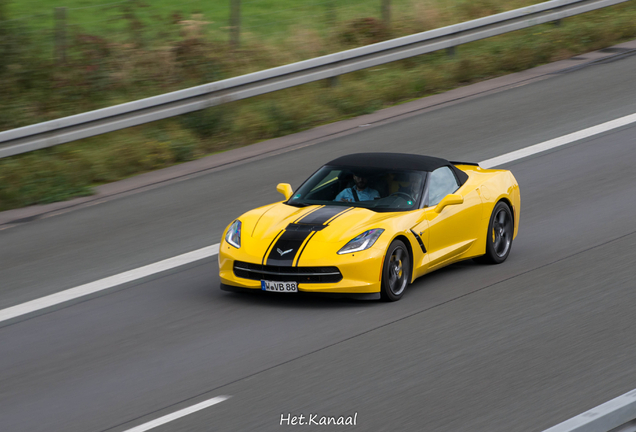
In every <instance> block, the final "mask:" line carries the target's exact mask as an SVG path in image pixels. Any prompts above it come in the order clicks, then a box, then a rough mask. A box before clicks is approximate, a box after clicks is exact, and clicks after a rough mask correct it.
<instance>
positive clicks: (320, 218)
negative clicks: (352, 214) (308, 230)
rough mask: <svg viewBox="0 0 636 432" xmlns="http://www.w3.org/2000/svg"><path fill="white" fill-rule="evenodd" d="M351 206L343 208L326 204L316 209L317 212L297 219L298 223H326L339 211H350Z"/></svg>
mask: <svg viewBox="0 0 636 432" xmlns="http://www.w3.org/2000/svg"><path fill="white" fill-rule="evenodd" d="M349 209H350V207H346V208H342V207H340V206H324V207H321V208H319V209H318V210H316V211H315V212H311V213H309V214H308V215H307V216H305V217H303V218H300V219H299V220H297V221H296V223H301V224H314V225H319V224H324V223H326V222H327V221H329V220H330V219H332V218H333V217H334V216H336V215H337V214H338V213H344V212H346V211H348V210H349Z"/></svg>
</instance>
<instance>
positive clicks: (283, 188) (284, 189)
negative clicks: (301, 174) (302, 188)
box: [276, 183, 294, 200]
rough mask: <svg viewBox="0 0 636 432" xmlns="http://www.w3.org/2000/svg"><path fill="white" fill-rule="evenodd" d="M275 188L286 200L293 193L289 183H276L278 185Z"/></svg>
mask: <svg viewBox="0 0 636 432" xmlns="http://www.w3.org/2000/svg"><path fill="white" fill-rule="evenodd" d="M276 190H277V191H278V192H280V193H282V194H283V195H284V196H285V199H286V200H288V199H290V198H291V196H292V194H293V193H294V190H293V189H292V187H291V185H290V184H289V183H278V185H277V186H276Z"/></svg>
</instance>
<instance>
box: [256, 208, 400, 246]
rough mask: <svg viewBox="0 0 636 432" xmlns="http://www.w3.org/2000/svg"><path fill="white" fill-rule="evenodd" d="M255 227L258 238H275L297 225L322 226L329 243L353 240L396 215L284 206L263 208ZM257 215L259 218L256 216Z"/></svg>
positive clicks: (324, 237)
mask: <svg viewBox="0 0 636 432" xmlns="http://www.w3.org/2000/svg"><path fill="white" fill-rule="evenodd" d="M259 210H261V212H260V213H261V214H260V215H258V217H257V218H253V219H256V221H255V222H254V225H253V227H252V230H251V231H252V232H251V235H252V237H253V238H254V239H263V240H264V239H272V238H274V237H275V236H276V235H277V234H278V233H280V232H281V231H282V230H285V229H287V228H288V226H289V225H290V224H292V226H293V225H302V226H305V227H306V226H307V225H315V226H317V227H320V226H322V225H325V227H324V228H321V229H320V236H319V237H320V239H321V240H322V241H325V242H343V241H349V240H351V239H352V238H353V237H355V236H357V235H358V234H361V233H362V232H364V231H366V230H367V229H372V228H378V227H379V226H378V225H380V224H381V223H382V222H383V221H385V220H387V219H390V218H392V217H395V215H396V213H377V212H374V211H371V210H368V209H365V208H359V207H358V208H356V207H345V206H308V207H302V208H297V207H293V206H289V205H286V204H283V203H278V204H273V205H271V206H267V207H262V208H261V209H259ZM254 216H257V215H254Z"/></svg>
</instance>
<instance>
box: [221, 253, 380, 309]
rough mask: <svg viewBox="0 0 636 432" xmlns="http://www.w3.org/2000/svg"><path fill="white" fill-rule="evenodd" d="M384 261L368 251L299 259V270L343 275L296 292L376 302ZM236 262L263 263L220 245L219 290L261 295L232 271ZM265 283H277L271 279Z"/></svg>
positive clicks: (258, 287)
mask: <svg viewBox="0 0 636 432" xmlns="http://www.w3.org/2000/svg"><path fill="white" fill-rule="evenodd" d="M383 258H384V250H383V249H381V248H370V249H367V250H365V251H362V252H356V253H354V254H344V255H336V256H335V257H333V258H332V259H331V260H328V259H325V258H324V257H322V258H314V259H302V260H301V263H300V264H299V265H300V266H301V267H305V268H307V267H316V268H318V267H322V268H325V267H332V268H333V267H336V268H337V270H338V271H339V272H340V274H341V275H342V278H341V279H340V278H339V280H338V281H337V282H330V281H328V279H322V280H321V281H320V282H312V283H307V282H302V281H298V291H299V293H300V292H313V293H329V294H376V295H374V296H372V297H373V298H378V296H379V293H380V275H381V271H382V264H383V262H382V260H383ZM235 261H240V262H242V263H251V264H252V265H254V266H258V265H260V264H261V263H262V256H250V255H249V254H248V253H247V252H246V251H245V250H242V249H236V248H234V247H231V246H229V245H228V244H227V243H226V242H225V241H223V242H222V243H221V247H220V250H219V276H220V279H221V288H222V289H225V288H223V286H228V287H233V289H234V288H241V289H246V290H252V291H261V282H260V280H256V279H248V278H246V277H240V276H238V275H237V274H236V272H235V271H234V263H235ZM239 274H240V272H239ZM266 280H280V279H278V278H276V277H274V276H272V277H269V278H268V279H266ZM290 280H293V279H290ZM325 280H327V281H325ZM274 294H277V293H274ZM347 297H350V296H347ZM363 297H364V296H363Z"/></svg>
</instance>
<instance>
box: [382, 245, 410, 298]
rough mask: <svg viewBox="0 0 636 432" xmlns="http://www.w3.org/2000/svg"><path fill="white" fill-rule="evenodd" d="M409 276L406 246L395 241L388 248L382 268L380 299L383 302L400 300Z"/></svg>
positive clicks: (408, 259) (408, 257)
mask: <svg viewBox="0 0 636 432" xmlns="http://www.w3.org/2000/svg"><path fill="white" fill-rule="evenodd" d="M410 276H411V257H410V256H409V251H408V250H407V249H406V246H405V245H404V243H403V242H401V241H400V240H395V241H394V242H393V243H391V245H390V246H389V249H388V250H387V252H386V256H385V258H384V266H383V268H382V288H381V292H380V294H381V297H382V300H384V301H397V300H399V299H401V298H402V295H403V294H404V290H406V287H407V285H408V284H409V279H410Z"/></svg>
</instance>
